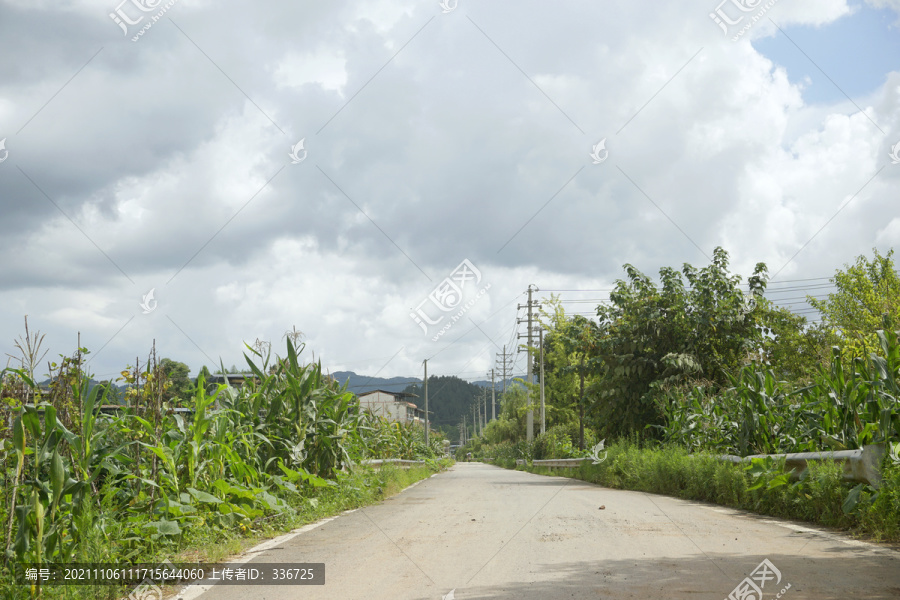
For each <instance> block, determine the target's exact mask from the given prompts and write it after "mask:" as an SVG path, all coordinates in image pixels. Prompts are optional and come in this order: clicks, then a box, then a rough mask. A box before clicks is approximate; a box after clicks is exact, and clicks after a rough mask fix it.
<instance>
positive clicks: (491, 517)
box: [183, 463, 900, 600]
mask: <svg viewBox="0 0 900 600" xmlns="http://www.w3.org/2000/svg"><path fill="white" fill-rule="evenodd" d="M600 506H605V509H603V510H600V508H599V507H600ZM274 546H275V548H273V549H270V550H266V551H264V552H260V553H259V554H258V557H257V558H254V559H253V560H252V561H251V564H252V563H253V562H285V563H293V562H323V563H325V565H326V584H325V585H324V586H302V587H301V586H297V587H277V588H276V587H240V588H237V587H227V586H221V585H217V586H214V587H213V588H212V589H210V591H208V592H206V593H202V594H201V593H199V590H198V588H196V587H195V588H191V589H189V590H188V593H186V594H185V595H184V596H183V597H184V598H185V600H194V599H196V598H200V599H201V600H264V599H266V600H275V599H279V600H281V599H285V600H290V599H294V598H296V599H301V598H302V599H304V600H305V599H312V598H328V599H338V600H342V599H352V598H365V599H367V600H372V599H377V598H385V599H387V598H390V599H391V600H394V599H397V598H415V599H420V598H421V599H430V600H440V599H441V598H442V597H443V596H444V595H447V594H448V593H449V592H450V591H451V590H455V592H454V597H455V598H457V599H460V600H465V599H469V598H516V599H532V598H534V599H541V600H545V599H556V598H567V599H568V598H604V599H606V598H615V599H620V598H622V599H624V598H636V599H641V600H648V599H660V600H670V599H683V598H691V599H701V600H702V599H707V598H708V599H709V600H722V599H727V598H728V597H729V594H731V593H732V591H733V590H734V589H735V588H736V587H737V586H738V585H739V584H741V582H742V580H744V578H746V577H748V576H751V575H753V573H754V572H755V573H756V575H755V578H754V579H752V582H753V583H754V584H756V585H759V583H760V582H762V583H763V587H762V592H763V598H764V599H765V600H769V599H771V598H775V597H776V595H777V594H778V593H780V592H781V591H782V590H785V589H786V588H787V589H786V591H785V592H784V593H783V594H782V595H781V598H784V599H786V600H801V599H816V600H822V599H830V598H834V599H838V598H840V599H841V600H844V599H846V598H867V599H888V598H891V599H897V598H900V552H896V551H893V550H888V549H885V548H878V547H875V546H872V545H869V544H864V543H861V542H854V541H852V540H850V539H848V538H845V537H843V536H840V535H835V534H831V533H827V532H824V531H822V530H818V529H812V528H807V527H803V526H799V525H798V524H795V523H790V522H786V521H775V520H772V519H768V518H764V517H759V516H755V515H751V514H748V513H743V512H739V511H734V510H730V509H724V508H721V507H717V506H712V505H706V504H700V503H695V502H686V501H683V500H676V499H673V498H668V497H665V496H656V495H652V494H644V493H640V492H627V491H620V490H611V489H607V488H603V487H599V486H595V485H591V484H587V483H584V482H581V481H577V480H572V479H566V478H560V477H543V476H539V475H532V474H529V473H522V472H516V471H508V470H504V469H500V468H498V467H493V466H490V465H484V464H480V463H458V464H457V465H456V466H455V467H453V469H451V470H450V471H448V472H446V473H441V474H439V475H436V476H434V477H432V478H430V479H428V480H425V481H423V482H420V483H419V484H417V485H415V486H413V487H411V488H409V489H407V490H405V491H404V492H402V493H400V494H398V495H397V496H394V497H392V498H390V499H388V500H386V501H385V502H383V503H381V504H379V505H376V506H369V507H366V508H365V509H359V510H356V511H353V512H351V513H348V514H345V515H342V516H340V517H338V518H336V519H334V520H331V521H329V522H327V523H325V524H323V525H321V526H318V527H315V528H312V529H310V530H308V531H306V532H304V533H302V534H300V535H295V536H293V537H292V538H291V539H287V540H281V541H279V542H276V544H274ZM765 559H767V560H768V561H770V562H769V565H771V567H770V566H769V565H766V566H765V568H764V570H763V571H762V572H760V571H759V570H757V567H758V566H759V565H760V564H761V563H762V562H763V560H765ZM776 571H777V572H776ZM778 575H780V580H779V579H778ZM770 577H771V579H770ZM788 585H789V587H788ZM191 590H193V591H191ZM736 597H737V598H747V599H748V600H749V599H752V600H758V599H757V598H756V597H754V596H746V597H745V596H736Z"/></svg>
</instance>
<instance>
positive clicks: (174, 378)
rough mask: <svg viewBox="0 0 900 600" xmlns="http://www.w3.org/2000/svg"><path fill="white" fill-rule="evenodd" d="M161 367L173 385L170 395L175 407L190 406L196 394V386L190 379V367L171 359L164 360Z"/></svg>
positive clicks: (160, 362) (160, 364) (160, 363)
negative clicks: (192, 397) (194, 393)
mask: <svg viewBox="0 0 900 600" xmlns="http://www.w3.org/2000/svg"><path fill="white" fill-rule="evenodd" d="M159 366H160V368H161V369H162V371H163V373H164V374H165V376H166V379H167V380H168V381H169V383H170V384H171V385H170V389H169V393H170V394H171V396H172V398H173V401H174V402H173V404H174V405H175V406H184V405H186V404H188V403H189V402H190V400H191V396H193V392H194V384H193V383H192V382H191V378H190V377H188V374H189V373H190V367H188V366H187V365H186V364H184V363H181V362H177V361H174V360H172V359H170V358H164V359H162V360H161V361H159Z"/></svg>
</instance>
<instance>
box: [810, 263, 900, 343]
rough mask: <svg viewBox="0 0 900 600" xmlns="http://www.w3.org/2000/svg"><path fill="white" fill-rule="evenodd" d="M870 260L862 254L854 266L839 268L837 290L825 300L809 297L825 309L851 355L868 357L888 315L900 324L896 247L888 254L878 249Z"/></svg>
mask: <svg viewBox="0 0 900 600" xmlns="http://www.w3.org/2000/svg"><path fill="white" fill-rule="evenodd" d="M874 253H875V257H874V258H873V259H872V260H871V261H870V260H867V259H866V257H865V256H859V257H857V259H856V263H855V264H853V265H852V266H850V265H844V266H845V270H843V271H842V270H837V271H836V272H835V275H834V278H833V279H832V281H833V282H834V284H835V286H836V287H837V291H836V292H834V293H832V294H829V295H828V298H827V299H825V300H819V299H816V298H812V297H809V298H808V301H809V303H810V305H811V306H813V307H814V308H817V309H819V310H820V311H821V312H822V320H823V323H825V325H826V326H827V328H828V329H830V330H833V331H834V332H835V333H836V334H837V335H839V336H840V338H841V346H842V348H843V352H844V354H845V356H846V357H847V358H854V357H865V356H867V355H868V354H869V353H870V352H872V351H873V349H875V348H877V346H878V342H877V340H876V339H875V330H876V329H878V328H879V327H881V325H882V322H883V319H884V318H885V317H888V318H889V319H890V320H891V321H892V322H893V323H900V276H898V275H897V271H896V270H895V269H894V260H893V255H894V250H893V249H891V250H889V251H888V253H887V254H886V255H885V256H882V255H881V254H879V252H878V249H877V248H876V249H874Z"/></svg>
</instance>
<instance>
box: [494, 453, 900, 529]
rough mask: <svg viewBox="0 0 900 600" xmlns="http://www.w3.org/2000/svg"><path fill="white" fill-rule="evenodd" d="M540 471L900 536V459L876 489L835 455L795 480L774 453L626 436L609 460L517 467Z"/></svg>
mask: <svg viewBox="0 0 900 600" xmlns="http://www.w3.org/2000/svg"><path fill="white" fill-rule="evenodd" d="M494 464H498V465H499V466H504V467H506V468H518V469H520V470H527V471H529V472H531V473H536V474H540V475H562V476H567V477H574V478H576V479H581V480H584V481H588V482H591V483H596V484H599V485H603V486H606V487H610V488H616V489H623V490H636V491H642V492H651V493H655V494H664V495H667V496H674V497H676V498H683V499H685V500H700V501H705V502H711V503H714V504H720V505H722V506H728V507H731V508H737V509H742V510H748V511H752V512H755V513H759V514H763V515H770V516H773V517H780V518H784V519H794V520H798V521H806V522H809V523H815V524H818V525H824V526H826V527H832V528H836V529H839V530H842V531H844V532H847V533H850V534H851V535H854V536H856V537H864V538H867V539H870V540H873V541H883V542H900V467H898V466H897V465H894V464H893V463H891V462H890V461H887V462H886V464H885V465H884V467H883V470H882V477H883V481H882V484H881V487H880V488H879V489H877V490H876V489H874V488H872V487H871V486H868V485H860V486H857V485H856V484H853V483H848V482H845V481H843V480H842V478H841V471H840V467H839V466H838V465H836V464H835V463H831V462H822V463H818V464H816V463H813V464H810V467H809V469H808V471H807V473H805V474H804V475H803V476H802V478H801V480H799V481H791V480H789V479H788V477H787V475H785V474H784V473H783V471H782V465H781V464H779V463H778V462H777V461H770V462H769V463H764V462H754V463H753V464H751V465H736V464H733V463H730V462H725V461H721V460H718V459H717V458H716V457H715V456H714V455H712V454H706V453H699V454H690V453H688V452H687V450H685V449H683V448H680V447H674V446H664V447H658V448H646V447H641V446H640V445H639V444H636V443H634V442H629V441H623V442H617V443H614V444H612V445H611V446H609V448H608V455H607V458H606V460H605V461H603V462H602V463H600V464H598V465H592V464H590V463H587V464H584V465H582V466H580V467H579V468H577V469H551V468H547V467H534V466H532V465H528V466H525V467H516V465H515V461H512V460H509V459H506V460H498V461H495V463H494Z"/></svg>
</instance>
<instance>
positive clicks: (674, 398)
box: [659, 330, 900, 456]
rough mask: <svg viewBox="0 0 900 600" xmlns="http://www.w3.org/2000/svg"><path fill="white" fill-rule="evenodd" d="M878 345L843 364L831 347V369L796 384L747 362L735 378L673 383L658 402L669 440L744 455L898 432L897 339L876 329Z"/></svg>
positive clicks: (831, 446) (836, 445)
mask: <svg viewBox="0 0 900 600" xmlns="http://www.w3.org/2000/svg"><path fill="white" fill-rule="evenodd" d="M877 337H878V343H879V348H878V352H874V353H871V354H870V355H869V356H868V357H867V358H865V359H862V358H856V359H853V360H852V361H851V362H850V364H849V365H845V364H844V361H843V360H842V358H841V352H840V349H839V348H834V349H833V356H832V360H831V365H830V369H828V370H822V371H821V372H820V373H819V374H818V376H817V377H816V378H815V381H814V383H812V384H811V385H808V386H806V387H802V388H798V389H792V388H791V386H790V385H789V384H787V383H785V382H781V381H777V380H776V377H775V375H774V373H773V371H772V370H771V369H763V368H761V367H759V366H754V365H751V366H745V367H743V369H741V371H740V372H738V373H737V374H732V375H729V383H730V386H729V387H728V388H727V389H725V390H723V391H713V390H710V389H709V388H706V387H702V386H695V387H693V388H692V389H690V390H679V389H670V390H669V391H668V392H667V394H666V395H665V396H663V397H661V399H660V401H659V406H660V408H661V410H662V411H663V413H664V414H665V420H666V425H665V426H663V427H661V429H662V430H663V436H664V439H665V440H666V441H669V442H674V443H677V444H679V445H682V446H684V447H687V448H689V449H690V450H692V451H696V450H710V451H715V452H722V453H730V454H738V455H740V456H747V455H752V454H778V453H785V452H806V451H810V452H811V451H824V450H848V449H856V448H861V447H862V446H864V445H866V444H873V443H883V442H891V441H897V440H900V343H898V337H897V333H896V332H894V331H885V330H879V331H878V332H877Z"/></svg>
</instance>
